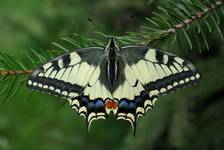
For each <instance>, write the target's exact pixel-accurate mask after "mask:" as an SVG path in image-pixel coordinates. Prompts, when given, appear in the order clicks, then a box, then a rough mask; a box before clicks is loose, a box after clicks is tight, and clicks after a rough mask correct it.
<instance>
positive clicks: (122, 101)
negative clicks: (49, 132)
mask: <svg viewBox="0 0 224 150" xmlns="http://www.w3.org/2000/svg"><path fill="white" fill-rule="evenodd" d="M200 80H201V77H200V74H199V73H198V72H197V70H196V69H195V67H194V66H193V65H192V63H190V62H189V61H187V60H184V59H182V58H180V57H178V56H176V55H173V54H170V53H168V52H165V51H161V50H156V49H150V48H147V47H141V46H125V47H119V46H118V45H117V43H116V41H115V39H114V38H111V39H110V40H109V42H108V44H107V45H106V46H105V48H103V47H91V48H84V49H79V50H77V51H75V52H72V53H68V54H65V55H62V56H59V57H57V58H55V59H52V60H50V61H49V62H47V63H46V64H44V65H42V66H40V67H39V68H37V69H36V70H35V71H34V72H33V73H32V74H31V76H30V77H29V80H28V87H29V88H31V89H33V90H38V91H42V92H46V93H50V94H53V95H56V96H60V97H64V98H66V99H67V100H68V101H69V103H70V105H71V107H72V108H74V109H76V110H77V111H78V113H79V115H81V116H83V117H84V118H85V119H86V123H87V127H88V128H89V126H90V124H91V122H92V121H93V120H97V119H106V118H108V116H109V114H110V112H113V113H114V115H115V118H116V119H123V120H127V121H129V122H130V123H131V125H132V127H133V129H134V131H135V128H136V123H137V119H138V118H139V117H140V116H143V115H145V113H146V112H147V110H149V109H152V108H153V106H154V103H155V101H156V100H157V99H158V96H160V95H164V94H168V93H170V92H172V91H175V90H176V89H179V88H183V87H186V86H190V85H194V84H196V83H199V82H200Z"/></svg>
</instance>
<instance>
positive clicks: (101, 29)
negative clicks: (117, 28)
mask: <svg viewBox="0 0 224 150" xmlns="http://www.w3.org/2000/svg"><path fill="white" fill-rule="evenodd" d="M88 21H89V22H91V23H92V24H93V25H94V26H95V27H96V28H97V29H98V30H100V31H101V32H102V33H103V34H104V35H106V36H107V37H108V35H109V34H108V33H107V32H106V31H105V30H104V29H103V28H101V27H100V26H98V24H96V22H94V21H93V20H92V19H90V18H89V19H88Z"/></svg>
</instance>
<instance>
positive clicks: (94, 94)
mask: <svg viewBox="0 0 224 150" xmlns="http://www.w3.org/2000/svg"><path fill="white" fill-rule="evenodd" d="M102 52H103V49H102V48H88V49H80V50H77V51H75V52H72V53H68V54H65V55H63V56H59V57H57V58H55V59H52V60H50V61H49V62H47V63H46V64H44V65H42V66H41V67H39V68H37V69H36V70H34V72H33V73H32V74H31V76H30V77H29V80H28V87H29V88H31V89H33V90H38V91H42V92H45V93H49V94H52V95H56V96H60V97H64V98H66V99H67V100H68V101H69V103H70V105H71V107H72V108H74V109H75V110H77V112H78V113H79V115H81V116H83V117H84V118H85V119H86V123H87V125H88V128H89V125H90V123H91V122H92V121H93V120H96V119H105V118H106V117H107V114H106V112H105V109H104V105H105V99H106V98H108V97H110V92H109V91H108V90H107V89H106V88H105V86H104V85H103V84H102V83H101V82H100V79H99V78H100V74H101V68H100V65H99V64H100V63H101V58H100V55H101V54H102ZM97 56H99V57H97Z"/></svg>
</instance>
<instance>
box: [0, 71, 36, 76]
mask: <svg viewBox="0 0 224 150" xmlns="http://www.w3.org/2000/svg"><path fill="white" fill-rule="evenodd" d="M32 72H33V70H1V71H0V75H3V76H6V75H22V74H31V73H32Z"/></svg>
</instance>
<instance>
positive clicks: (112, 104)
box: [105, 99, 119, 109]
mask: <svg viewBox="0 0 224 150" xmlns="http://www.w3.org/2000/svg"><path fill="white" fill-rule="evenodd" d="M118 105H119V104H118V103H117V102H116V101H113V100H111V99H107V100H106V102H105V108H107V109H117V108H118Z"/></svg>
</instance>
